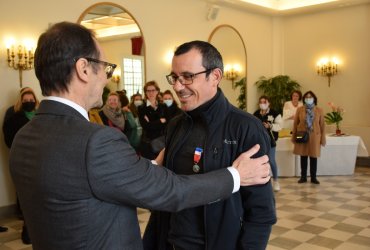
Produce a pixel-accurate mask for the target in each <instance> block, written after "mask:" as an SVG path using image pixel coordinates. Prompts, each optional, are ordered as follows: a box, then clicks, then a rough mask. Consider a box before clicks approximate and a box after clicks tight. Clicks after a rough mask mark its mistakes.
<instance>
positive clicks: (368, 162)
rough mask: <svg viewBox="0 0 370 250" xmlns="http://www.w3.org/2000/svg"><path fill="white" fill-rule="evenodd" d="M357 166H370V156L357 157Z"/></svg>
mask: <svg viewBox="0 0 370 250" xmlns="http://www.w3.org/2000/svg"><path fill="white" fill-rule="evenodd" d="M356 166H361V167H370V157H357V159H356Z"/></svg>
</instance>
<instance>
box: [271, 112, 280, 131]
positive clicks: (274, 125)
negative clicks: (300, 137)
mask: <svg viewBox="0 0 370 250" xmlns="http://www.w3.org/2000/svg"><path fill="white" fill-rule="evenodd" d="M282 124H283V119H282V118H281V115H280V114H278V115H277V116H276V117H275V119H274V121H273V123H272V128H271V130H272V131H274V132H278V131H280V130H281V128H282Z"/></svg>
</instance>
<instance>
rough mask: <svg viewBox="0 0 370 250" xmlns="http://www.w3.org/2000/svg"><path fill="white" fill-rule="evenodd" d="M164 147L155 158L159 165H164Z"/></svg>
mask: <svg viewBox="0 0 370 250" xmlns="http://www.w3.org/2000/svg"><path fill="white" fill-rule="evenodd" d="M164 150H165V148H164V149H162V150H161V152H159V154H158V156H157V158H155V161H156V162H157V165H159V166H162V165H163V158H164Z"/></svg>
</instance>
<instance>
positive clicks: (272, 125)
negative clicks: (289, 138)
mask: <svg viewBox="0 0 370 250" xmlns="http://www.w3.org/2000/svg"><path fill="white" fill-rule="evenodd" d="M253 115H254V116H255V117H257V118H258V119H260V120H261V122H262V124H263V126H264V127H265V128H266V130H267V132H268V134H269V135H270V141H271V149H270V152H269V154H268V156H269V160H270V166H271V172H272V178H273V186H274V191H276V192H277V191H280V184H279V182H278V166H277V164H276V160H275V153H276V141H277V139H278V137H279V131H280V130H281V125H282V122H283V119H282V118H281V114H279V113H278V112H277V111H275V110H273V109H270V102H269V98H268V97H267V96H265V95H263V96H261V97H260V99H259V109H258V110H256V112H254V114H253Z"/></svg>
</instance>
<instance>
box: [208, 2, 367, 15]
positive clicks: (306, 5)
mask: <svg viewBox="0 0 370 250" xmlns="http://www.w3.org/2000/svg"><path fill="white" fill-rule="evenodd" d="M204 1H206V2H208V3H210V4H211V5H213V6H215V5H216V6H217V7H220V6H229V7H233V8H237V9H239V10H245V11H249V12H256V13H262V14H268V15H272V16H282V15H293V14H303V13H312V12H318V11H324V10H330V9H336V8H343V7H348V6H354V5H359V4H365V3H370V0H204Z"/></svg>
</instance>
